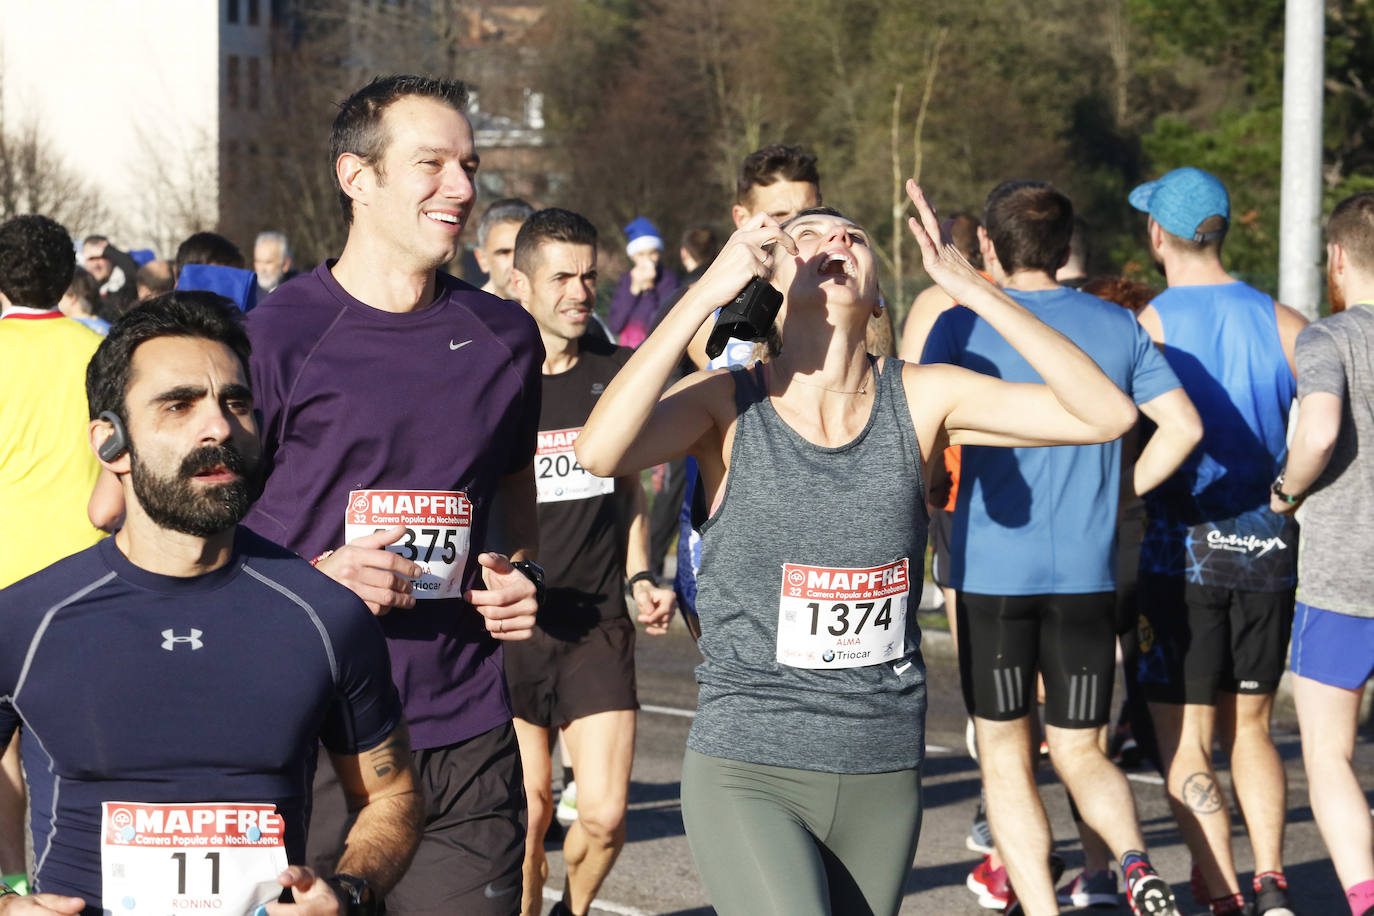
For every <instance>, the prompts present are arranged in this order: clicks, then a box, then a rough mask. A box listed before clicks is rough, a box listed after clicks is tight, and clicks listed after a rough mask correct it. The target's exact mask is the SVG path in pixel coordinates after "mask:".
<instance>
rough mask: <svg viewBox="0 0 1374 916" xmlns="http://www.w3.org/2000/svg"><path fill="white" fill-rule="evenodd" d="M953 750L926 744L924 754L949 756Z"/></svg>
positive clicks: (938, 745) (940, 745)
mask: <svg viewBox="0 0 1374 916" xmlns="http://www.w3.org/2000/svg"><path fill="white" fill-rule="evenodd" d="M953 750H954V748H952V747H945V746H944V745H943V744H930V743H927V744H926V753H928V754H949V753H952V752H953Z"/></svg>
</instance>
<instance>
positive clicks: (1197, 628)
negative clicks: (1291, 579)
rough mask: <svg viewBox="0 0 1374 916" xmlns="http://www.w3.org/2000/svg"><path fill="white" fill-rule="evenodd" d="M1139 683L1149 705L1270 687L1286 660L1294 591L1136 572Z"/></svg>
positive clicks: (1263, 690)
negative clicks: (1253, 588) (1242, 587)
mask: <svg viewBox="0 0 1374 916" xmlns="http://www.w3.org/2000/svg"><path fill="white" fill-rule="evenodd" d="M1139 607H1140V618H1141V619H1140V671H1139V679H1140V686H1141V687H1142V688H1143V689H1144V691H1145V696H1146V698H1147V699H1149V700H1150V701H1151V702H1153V703H1176V704H1177V703H1200V704H1203V705H1212V704H1214V703H1216V700H1217V693H1218V692H1225V693H1273V692H1274V691H1275V690H1277V689H1278V686H1279V678H1280V677H1282V676H1283V669H1284V665H1285V662H1286V661H1287V658H1288V638H1289V636H1291V635H1292V632H1293V590H1291V589H1289V590H1285V591H1281V592H1251V591H1243V590H1240V589H1230V588H1221V587H1219V586H1212V585H1196V584H1194V583H1191V582H1187V581H1185V580H1184V578H1183V577H1182V576H1159V575H1152V574H1147V573H1142V574H1141V576H1140V584H1139Z"/></svg>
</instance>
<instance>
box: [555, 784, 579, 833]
mask: <svg viewBox="0 0 1374 916" xmlns="http://www.w3.org/2000/svg"><path fill="white" fill-rule="evenodd" d="M553 813H554V817H556V818H558V823H560V824H562V825H563V826H564V827H567V826H568V825H569V824H571V823H572V822H573V821H575V820H577V782H576V781H575V780H574V781H573V782H570V783H568V784H567V785H566V786H564V787H563V794H561V795H559V796H558V807H557V808H555V809H554V812H553Z"/></svg>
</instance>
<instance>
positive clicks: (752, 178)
mask: <svg viewBox="0 0 1374 916" xmlns="http://www.w3.org/2000/svg"><path fill="white" fill-rule="evenodd" d="M777 181H805V182H809V183H811V184H814V185H815V186H816V187H817V188H819V187H820V185H821V173H820V171H819V170H818V169H817V168H816V157H815V156H814V155H813V154H811V153H808V152H807V151H806V150H805V149H803V148H802V147H800V146H784V145H782V144H781V143H773V144H770V145H768V146H765V147H763V148H762V149H756V150H754V151H753V152H752V153H750V154H749V155H748V156H745V157H744V162H743V164H741V165H740V169H739V178H738V180H736V182H735V199H736V201H737V202H738V203H741V204H742V203H744V202H745V200H746V199H747V198H748V196H749V192H750V191H752V190H754V188H757V187H766V186H768V185H770V184H773V183H774V182H777Z"/></svg>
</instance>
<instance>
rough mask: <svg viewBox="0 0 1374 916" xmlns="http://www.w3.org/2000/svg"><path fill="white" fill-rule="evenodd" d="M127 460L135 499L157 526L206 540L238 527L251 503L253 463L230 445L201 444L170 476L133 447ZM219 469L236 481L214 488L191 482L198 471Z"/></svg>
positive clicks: (254, 465) (254, 467)
mask: <svg viewBox="0 0 1374 916" xmlns="http://www.w3.org/2000/svg"><path fill="white" fill-rule="evenodd" d="M129 457H130V459H131V461H130V473H131V475H132V479H133V486H134V495H135V496H137V497H138V502H139V504H140V505H141V506H142V507H143V511H144V512H146V513H147V515H148V518H150V519H152V520H153V522H154V523H155V524H157V525H158V526H159V527H161V528H168V529H170V530H172V531H180V532H181V533H183V534H189V535H193V536H195V537H202V538H204V537H210V536H211V535H215V534H219V533H220V532H221V531H224V530H226V529H228V528H232V527H233V526H234V525H237V524H238V523H239V522H240V521H242V520H243V517H244V516H245V515H247V514H248V509H249V507H251V506H252V504H253V492H252V487H251V485H250V482H249V478H250V476H252V474H253V473H254V472H255V471H256V469H257V468H256V464H255V463H254V462H250V461H249V460H248V459H246V458H244V456H243V454H242V453H241V452H239V450H238V449H236V448H234V447H233V446H229V445H206V446H202V447H201V448H198V449H196V450H195V451H193V452H191V453H190V454H189V455H187V456H186V457H185V458H184V459H183V460H182V462H181V467H180V468H178V469H177V473H176V474H175V475H173V476H171V477H160V476H158V474H156V473H155V472H154V471H153V470H152V468H150V467H148V465H147V464H145V463H144V462H142V461H140V460H139V459H138V455H137V454H136V453H135V452H134V450H133V449H132V448H130V449H129ZM220 465H222V466H224V467H225V468H227V469H229V470H230V471H233V472H234V473H235V474H237V475H238V479H237V480H233V481H230V482H229V483H223V484H218V485H216V486H212V487H204V486H198V485H196V484H194V483H192V478H194V477H195V475H196V474H197V473H199V472H201V471H204V470H207V469H209V468H213V467H218V466H220Z"/></svg>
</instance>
